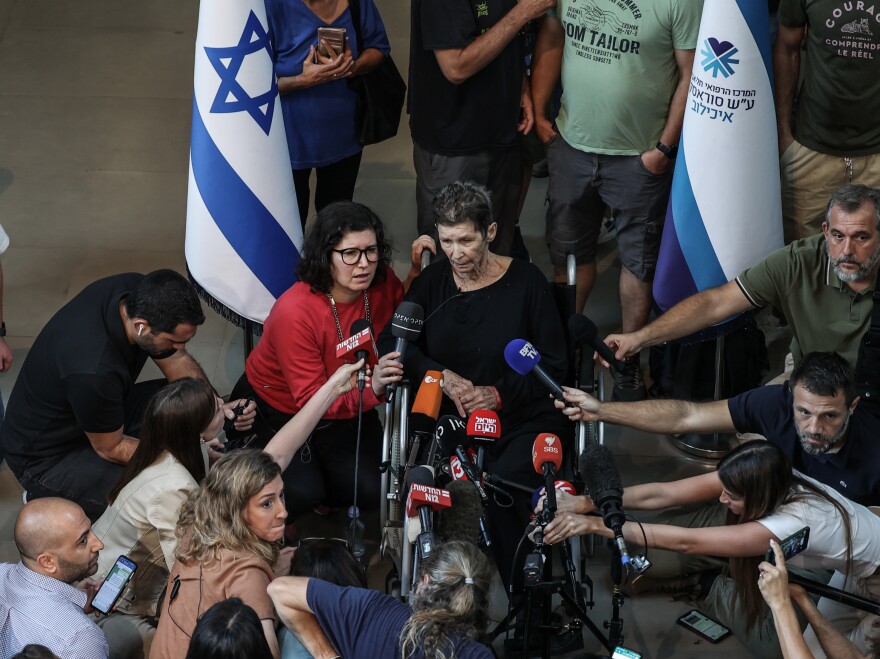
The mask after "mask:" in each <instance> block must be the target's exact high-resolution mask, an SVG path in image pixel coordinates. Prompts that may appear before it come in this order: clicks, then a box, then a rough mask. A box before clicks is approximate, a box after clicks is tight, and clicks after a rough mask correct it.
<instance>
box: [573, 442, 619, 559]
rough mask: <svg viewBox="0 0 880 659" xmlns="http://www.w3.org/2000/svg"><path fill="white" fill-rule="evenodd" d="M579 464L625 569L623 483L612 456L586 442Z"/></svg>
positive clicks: (598, 445)
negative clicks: (611, 534) (610, 532)
mask: <svg viewBox="0 0 880 659" xmlns="http://www.w3.org/2000/svg"><path fill="white" fill-rule="evenodd" d="M579 463H580V468H581V474H582V475H583V477H584V482H585V483H586V485H587V492H588V493H589V494H590V499H592V500H593V505H595V506H596V509H597V510H598V511H599V513H600V514H601V515H602V521H604V522H605V526H606V527H607V528H609V529H611V531H612V532H613V533H614V544H615V545H616V546H617V550H618V551H619V552H620V562H621V563H622V564H623V566H624V567H625V568H627V569H629V565H630V563H631V560H630V555H629V551H628V550H627V548H626V541H625V540H624V538H623V525H624V523H625V522H626V513H625V512H624V510H623V484H622V483H621V482H620V472H618V471H617V465H615V464H614V457H613V456H612V455H611V451H609V450H608V447H606V446H602V445H601V444H588V445H587V448H586V449H584V452H583V453H581V457H580V461H579Z"/></svg>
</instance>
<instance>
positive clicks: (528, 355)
mask: <svg viewBox="0 0 880 659" xmlns="http://www.w3.org/2000/svg"><path fill="white" fill-rule="evenodd" d="M504 359H505V361H507V364H508V365H509V366H510V368H512V369H513V370H514V371H516V372H517V373H519V374H520V375H528V374H529V373H534V374H535V375H536V376H537V377H538V379H539V380H540V381H541V384H543V385H544V386H545V387H547V389H549V390H550V395H551V396H553V398H555V399H556V400H559V401H563V403H565V396H564V392H563V391H562V387H561V386H559V383H558V382H556V380H554V379H553V378H552V377H551V376H550V374H548V373H547V372H546V371H545V370H544V369H543V368H541V366H540V365H539V364H540V362H541V353H539V352H538V349H537V348H535V346H533V345H532V344H531V343H529V342H528V341H526V340H525V339H514V340H513V341H511V342H510V343H508V344H507V346H506V347H505V348H504Z"/></svg>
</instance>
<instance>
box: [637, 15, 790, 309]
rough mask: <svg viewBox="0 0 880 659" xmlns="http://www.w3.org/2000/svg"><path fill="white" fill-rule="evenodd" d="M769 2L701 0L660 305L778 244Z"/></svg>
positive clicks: (657, 286) (663, 252)
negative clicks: (701, 14) (702, 4)
mask: <svg viewBox="0 0 880 659" xmlns="http://www.w3.org/2000/svg"><path fill="white" fill-rule="evenodd" d="M771 72H772V62H771V56H770V35H769V20H768V15H767V3H765V2H764V3H762V2H756V1H755V0H707V1H706V3H705V5H704V8H703V17H702V21H701V23H700V36H699V40H698V45H697V52H696V56H695V57H694V67H693V73H692V75H691V80H690V88H689V94H688V99H687V107H686V109H685V114H684V128H683V130H682V139H681V143H680V148H679V152H678V158H677V160H676V163H675V173H674V175H673V179H672V192H671V195H670V200H669V209H668V211H667V214H666V224H665V226H664V229H663V242H662V244H661V247H660V255H659V259H658V263H657V274H656V276H655V279H654V298H655V300H656V302H657V304H658V305H659V306H660V308H661V309H663V310H664V311H665V310H666V309H668V308H669V307H671V306H673V305H675V304H676V303H677V302H679V301H681V300H682V299H684V298H686V297H689V296H691V295H693V294H694V293H697V292H699V291H703V290H706V289H707V288H711V287H713V286H719V285H721V284H724V283H727V282H728V281H730V280H732V279H733V278H734V277H736V276H737V275H738V274H739V273H740V272H741V271H742V270H744V269H745V268H748V267H750V266H752V265H754V264H755V263H757V262H759V261H761V260H762V259H763V258H764V257H766V256H767V255H768V254H770V252H772V251H774V250H776V249H778V248H780V247H782V210H781V197H780V186H779V155H778V152H777V140H776V114H775V109H774V104H773V85H772V82H771V80H772V75H771Z"/></svg>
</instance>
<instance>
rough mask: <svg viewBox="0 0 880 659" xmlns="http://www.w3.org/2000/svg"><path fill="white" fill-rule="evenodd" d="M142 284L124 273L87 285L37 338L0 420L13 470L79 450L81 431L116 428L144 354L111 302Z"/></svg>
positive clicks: (83, 440) (84, 441)
mask: <svg viewBox="0 0 880 659" xmlns="http://www.w3.org/2000/svg"><path fill="white" fill-rule="evenodd" d="M142 279H143V275H141V274H137V273H127V274H121V275H114V276H112V277H107V278H105V279H101V280H98V281H96V282H95V283H93V284H90V285H89V286H87V287H86V288H85V289H83V291H82V292H80V293H79V294H78V295H77V296H76V297H74V298H73V299H72V300H71V301H70V302H68V303H67V304H66V305H64V306H63V307H62V308H61V309H60V310H59V311H58V313H56V314H55V315H54V316H53V317H52V319H51V320H49V322H48V323H47V324H46V326H45V327H44V328H43V330H42V331H41V332H40V334H39V335H38V336H37V339H36V341H34V345H33V347H32V348H31V349H30V350H29V351H28V354H27V357H25V360H24V364H22V367H21V372H20V373H19V375H18V378H17V379H16V381H15V386H14V387H13V389H12V394H11V395H10V397H9V405H8V407H7V409H6V420H5V421H4V423H3V430H2V446H3V451H4V453H5V454H6V458H7V459H8V460H9V461H10V464H11V465H14V466H15V467H16V469H24V468H27V466H28V463H29V462H31V461H40V462H45V461H46V459H47V458H52V457H53V456H58V458H59V459H60V458H61V457H62V456H63V455H64V454H65V453H67V452H68V451H70V450H73V449H74V448H78V447H81V446H85V445H87V444H88V438H87V437H86V436H85V434H84V433H85V432H95V433H100V432H113V431H114V430H117V429H119V428H120V427H122V425H123V421H124V420H125V408H124V403H125V397H126V395H127V394H128V391H129V389H130V388H131V386H132V384H133V383H134V381H135V379H136V378H137V376H138V374H139V373H140V371H141V368H143V365H144V363H145V362H146V360H147V353H146V352H144V351H143V350H140V349H139V348H137V347H135V346H133V345H131V344H130V343H129V342H128V339H127V337H126V335H125V328H124V326H123V324H122V319H121V318H120V316H119V301H120V300H122V299H123V298H124V297H125V296H126V295H127V294H128V293H129V292H130V291H132V290H133V289H134V288H136V287H137V285H138V284H139V283H140V281H141V280H142ZM47 466H50V465H48V464H47Z"/></svg>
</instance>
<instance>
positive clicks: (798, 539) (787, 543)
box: [764, 526, 810, 565]
mask: <svg viewBox="0 0 880 659" xmlns="http://www.w3.org/2000/svg"><path fill="white" fill-rule="evenodd" d="M809 537H810V527H809V526H805V527H804V528H802V529H801V530H800V531H798V532H797V533H792V534H791V535H790V536H788V537H787V538H786V539H785V540H783V541H782V542H780V543H779V548H780V549H781V550H782V556H783V557H784V558H785V560H788V559H789V558H794V557H795V556H797V555H798V554H800V553H801V552H802V551H803V550H804V549H806V548H807V541H808V539H809ZM764 560H766V561H767V562H768V563H773V564H774V565H776V554H774V553H773V550H772V549H768V550H767V555H766V556H765V557H764Z"/></svg>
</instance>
